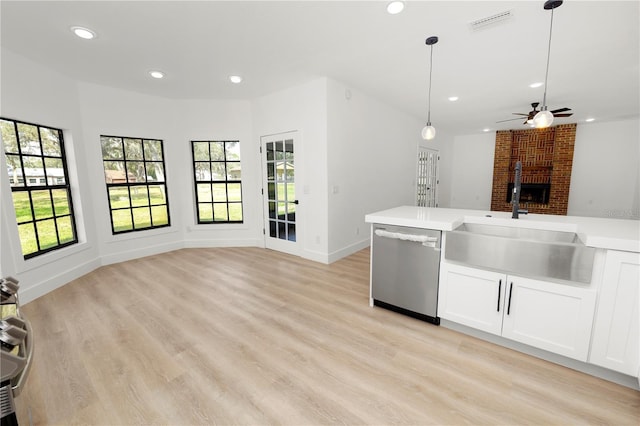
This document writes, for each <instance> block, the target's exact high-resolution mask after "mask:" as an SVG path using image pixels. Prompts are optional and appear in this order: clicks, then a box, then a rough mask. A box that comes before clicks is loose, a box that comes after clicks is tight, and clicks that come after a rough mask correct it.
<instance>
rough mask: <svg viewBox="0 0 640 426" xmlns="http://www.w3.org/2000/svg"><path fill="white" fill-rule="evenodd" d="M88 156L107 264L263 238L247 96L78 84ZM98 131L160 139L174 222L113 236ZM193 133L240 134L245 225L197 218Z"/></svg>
mask: <svg viewBox="0 0 640 426" xmlns="http://www.w3.org/2000/svg"><path fill="white" fill-rule="evenodd" d="M79 93H80V96H79V97H80V103H81V108H82V122H83V127H84V132H85V138H86V139H87V140H89V141H91V147H90V148H89V149H88V152H89V155H88V156H89V158H88V161H89V162H90V163H91V164H93V165H94V167H93V168H92V172H93V173H92V174H93V176H92V181H95V182H100V184H98V185H96V187H95V188H94V192H95V193H96V194H97V195H96V196H97V199H96V204H97V206H98V208H97V210H98V212H97V216H98V219H97V223H98V235H99V243H100V255H101V258H102V262H103V264H108V263H113V262H120V261H123V260H127V259H132V258H135V257H141V256H148V255H151V254H155V253H160V252H164V251H168V250H174V249H178V248H182V247H216V246H227V247H230V246H255V245H259V244H260V241H261V240H260V239H259V238H258V229H260V230H261V229H262V226H261V223H260V224H258V216H259V215H257V214H256V210H257V209H258V208H259V203H258V202H257V201H256V199H257V189H256V185H255V180H256V175H257V172H256V170H257V168H258V167H259V165H256V159H255V150H256V145H255V143H254V141H253V140H252V137H251V117H250V104H249V102H248V101H216V100H173V99H165V98H159V97H153V96H148V95H141V94H138V93H132V92H128V91H123V90H120V89H114V88H110V87H104V86H98V85H94V84H88V83H79ZM100 135H114V136H129V137H143V138H157V139H162V141H163V147H164V151H165V152H164V154H165V165H166V178H167V187H168V188H167V189H168V198H169V208H170V215H171V226H170V227H169V228H160V229H155V230H148V231H144V232H135V233H128V234H121V235H113V234H112V231H111V225H110V221H109V206H108V201H107V194H106V186H105V185H104V174H103V172H102V157H101V151H100ZM191 140H239V141H240V149H241V152H240V156H241V160H242V165H243V204H244V215H245V222H244V223H243V224H217V225H213V224H212V225H196V212H195V193H194V189H193V188H194V185H193V159H192V157H191V145H190V141H191Z"/></svg>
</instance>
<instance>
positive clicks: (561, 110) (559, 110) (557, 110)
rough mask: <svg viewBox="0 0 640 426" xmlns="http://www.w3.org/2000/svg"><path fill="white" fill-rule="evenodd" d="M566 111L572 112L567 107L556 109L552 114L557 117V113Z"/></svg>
mask: <svg viewBox="0 0 640 426" xmlns="http://www.w3.org/2000/svg"><path fill="white" fill-rule="evenodd" d="M565 111H571V108H566V107H565V108H558V109H554V110H553V111H551V114H554V115H555V113H556V112H565Z"/></svg>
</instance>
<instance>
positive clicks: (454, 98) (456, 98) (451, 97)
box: [449, 96, 459, 102]
mask: <svg viewBox="0 0 640 426" xmlns="http://www.w3.org/2000/svg"><path fill="white" fill-rule="evenodd" d="M458 99H459V98H458V97H457V96H449V100H450V101H451V102H455V101H457V100H458Z"/></svg>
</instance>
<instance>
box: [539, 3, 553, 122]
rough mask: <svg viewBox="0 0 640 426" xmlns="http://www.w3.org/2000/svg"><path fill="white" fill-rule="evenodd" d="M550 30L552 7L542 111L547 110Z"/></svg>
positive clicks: (550, 30) (550, 27)
mask: <svg viewBox="0 0 640 426" xmlns="http://www.w3.org/2000/svg"><path fill="white" fill-rule="evenodd" d="M552 31H553V9H551V25H550V26H549V46H548V47H547V71H546V73H545V74H544V95H543V96H542V111H546V110H547V79H548V78H549V59H550V58H551V33H552Z"/></svg>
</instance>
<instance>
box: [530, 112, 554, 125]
mask: <svg viewBox="0 0 640 426" xmlns="http://www.w3.org/2000/svg"><path fill="white" fill-rule="evenodd" d="M551 123H553V114H551V112H549V111H547V110H546V109H545V110H542V111H540V112H538V113H537V114H536V116H535V117H533V124H534V125H535V126H536V128H538V129H545V128H547V127H549V126H551Z"/></svg>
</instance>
